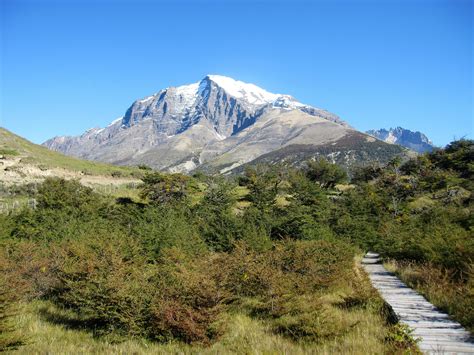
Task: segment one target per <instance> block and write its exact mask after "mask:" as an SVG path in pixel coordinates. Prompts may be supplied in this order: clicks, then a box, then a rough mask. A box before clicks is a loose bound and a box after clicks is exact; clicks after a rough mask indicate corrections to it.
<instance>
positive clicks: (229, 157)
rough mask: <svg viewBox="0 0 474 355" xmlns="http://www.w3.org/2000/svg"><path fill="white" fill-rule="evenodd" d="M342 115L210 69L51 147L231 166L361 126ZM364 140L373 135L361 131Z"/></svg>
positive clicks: (111, 157)
mask: <svg viewBox="0 0 474 355" xmlns="http://www.w3.org/2000/svg"><path fill="white" fill-rule="evenodd" d="M354 131H355V130H354V129H353V128H351V127H350V126H349V125H348V124H347V123H346V122H344V121H343V120H341V119H340V118H339V117H338V116H336V115H334V114H332V113H330V112H328V111H326V110H323V109H319V108H315V107H312V106H309V105H305V104H303V103H300V102H298V101H297V100H296V99H295V98H293V97H292V96H290V95H283V94H273V93H270V92H268V91H266V90H264V89H262V88H259V87H258V86H255V85H253V84H248V83H244V82H241V81H238V80H234V79H232V78H228V77H224V76H219V75H207V76H206V77H205V78H203V79H202V80H201V81H199V82H197V83H194V84H190V85H183V86H179V87H169V88H166V89H163V90H161V91H159V92H157V93H155V94H153V95H151V96H148V97H145V98H143V99H140V100H136V101H135V102H134V103H133V104H132V105H131V106H130V108H129V109H128V110H127V111H126V113H125V115H124V116H123V117H121V118H119V119H117V120H115V121H113V122H112V123H111V124H110V125H109V126H107V127H105V128H94V129H90V130H88V131H86V132H85V133H84V134H82V135H81V136H77V137H67V136H66V137H64V136H63V137H55V138H52V139H50V140H48V141H46V142H45V143H44V145H45V146H47V147H48V148H50V149H53V150H57V151H60V152H62V153H65V154H67V155H72V156H76V157H80V158H84V159H90V160H97V161H103V162H108V163H113V164H118V165H137V164H147V165H150V166H152V167H153V168H155V169H159V170H167V171H182V172H189V171H192V170H194V169H196V168H197V167H200V166H205V167H207V169H211V170H214V171H216V172H228V171H230V170H232V169H235V168H236V167H238V166H240V165H242V164H245V163H248V162H251V161H252V160H254V159H256V158H258V157H259V156H261V155H264V154H268V153H270V152H272V151H275V150H279V149H281V148H284V147H287V146H290V145H295V144H296V145H311V146H321V145H327V144H331V143H334V142H336V141H337V140H339V139H341V138H343V137H344V136H346V135H347V134H348V133H351V132H354ZM358 137H359V138H358V139H362V140H363V141H367V142H369V141H370V140H372V139H373V138H371V137H369V136H366V135H364V134H361V135H360V136H358Z"/></svg>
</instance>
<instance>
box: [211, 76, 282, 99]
mask: <svg viewBox="0 0 474 355" xmlns="http://www.w3.org/2000/svg"><path fill="white" fill-rule="evenodd" d="M206 79H208V80H210V81H212V82H213V83H215V84H216V85H217V86H219V87H220V88H222V89H223V90H224V91H225V92H227V93H228V94H229V95H230V96H233V97H235V98H237V99H244V100H245V101H247V102H248V103H249V104H253V105H265V104H269V103H272V102H273V101H275V100H277V99H278V97H279V96H281V95H279V94H273V93H271V92H268V91H266V90H264V89H262V88H260V87H258V86H257V85H254V84H250V83H245V82H243V81H240V80H235V79H232V78H230V77H228V76H223V75H207V76H206V77H205V78H204V79H203V80H206Z"/></svg>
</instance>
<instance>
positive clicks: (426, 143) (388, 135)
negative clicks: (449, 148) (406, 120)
mask: <svg viewBox="0 0 474 355" xmlns="http://www.w3.org/2000/svg"><path fill="white" fill-rule="evenodd" d="M366 133H367V134H370V135H371V136H373V137H375V138H377V139H380V140H381V141H384V142H386V143H391V144H398V145H401V146H403V147H406V148H409V149H411V150H414V151H415V152H418V153H424V152H431V151H432V150H433V149H434V145H433V142H431V141H430V140H429V139H428V137H427V136H425V135H424V134H423V133H421V132H414V131H410V130H409V129H405V128H402V127H397V128H390V129H389V130H387V129H384V128H382V129H378V130H373V129H372V130H370V131H367V132H366Z"/></svg>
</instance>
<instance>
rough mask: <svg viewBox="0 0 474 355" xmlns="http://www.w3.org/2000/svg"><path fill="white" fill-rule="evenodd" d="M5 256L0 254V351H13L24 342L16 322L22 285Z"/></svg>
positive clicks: (19, 309)
mask: <svg viewBox="0 0 474 355" xmlns="http://www.w3.org/2000/svg"><path fill="white" fill-rule="evenodd" d="M5 254H6V253H3V252H2V253H0V351H6V350H11V349H15V348H17V347H18V346H20V345H21V344H22V343H23V342H24V341H25V339H24V338H23V336H22V335H21V333H20V329H19V322H18V317H19V315H20V314H21V307H20V301H22V297H23V292H24V284H23V283H22V281H21V279H19V278H17V276H18V275H16V274H15V273H14V272H11V270H12V269H13V267H14V266H13V265H12V264H11V262H10V260H9V259H8V258H7V255H5Z"/></svg>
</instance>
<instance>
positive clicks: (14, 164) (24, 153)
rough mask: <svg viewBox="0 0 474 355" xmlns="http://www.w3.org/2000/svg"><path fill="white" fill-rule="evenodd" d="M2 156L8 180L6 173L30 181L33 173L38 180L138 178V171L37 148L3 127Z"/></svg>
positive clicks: (0, 134)
mask: <svg viewBox="0 0 474 355" xmlns="http://www.w3.org/2000/svg"><path fill="white" fill-rule="evenodd" d="M0 156H1V159H0V176H1V177H2V178H5V180H8V177H7V176H6V175H7V174H5V171H9V172H17V173H18V175H20V176H23V175H24V177H28V175H30V173H31V175H35V176H39V177H40V176H42V175H60V176H62V175H67V176H69V175H70V176H71V177H74V176H75V175H77V177H80V176H109V177H114V178H129V179H130V178H136V177H137V176H139V170H138V169H137V168H132V167H121V166H113V165H110V164H104V163H98V162H92V161H87V160H81V159H77V158H73V157H68V156H65V155H63V154H61V153H58V152H54V151H51V150H49V149H47V148H45V147H43V146H41V145H38V144H34V143H32V142H30V141H28V140H26V139H24V138H22V137H20V136H18V135H16V134H14V133H12V132H10V131H8V130H6V129H5V128H2V127H0ZM48 171H49V172H48ZM41 172H43V173H41ZM2 173H3V174H2ZM10 175H13V174H10ZM3 180H4V179H2V181H3Z"/></svg>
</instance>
